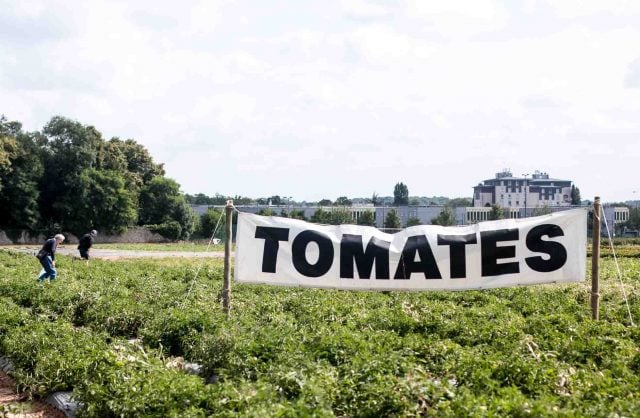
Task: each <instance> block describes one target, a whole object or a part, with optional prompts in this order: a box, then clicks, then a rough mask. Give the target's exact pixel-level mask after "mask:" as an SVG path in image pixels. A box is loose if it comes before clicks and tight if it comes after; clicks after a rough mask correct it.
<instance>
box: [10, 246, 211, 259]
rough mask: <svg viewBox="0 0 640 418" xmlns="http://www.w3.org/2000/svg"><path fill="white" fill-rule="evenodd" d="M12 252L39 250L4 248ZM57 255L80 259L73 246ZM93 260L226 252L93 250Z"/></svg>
mask: <svg viewBox="0 0 640 418" xmlns="http://www.w3.org/2000/svg"><path fill="white" fill-rule="evenodd" d="M2 248H8V249H10V250H12V251H17V252H21V253H26V254H34V253H35V252H36V251H37V250H38V248H36V247H33V246H31V247H29V246H12V247H2ZM56 254H62V255H68V256H72V257H78V250H76V249H75V247H73V248H72V246H68V247H62V248H58V250H57V251H56ZM90 256H91V258H99V259H102V260H118V259H121V258H167V257H181V258H224V251H209V252H190V251H134V250H111V249H109V250H107V249H102V248H92V249H91V252H90Z"/></svg>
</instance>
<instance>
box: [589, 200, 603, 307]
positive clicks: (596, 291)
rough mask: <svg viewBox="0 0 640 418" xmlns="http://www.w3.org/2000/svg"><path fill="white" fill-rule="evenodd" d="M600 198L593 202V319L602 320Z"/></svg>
mask: <svg viewBox="0 0 640 418" xmlns="http://www.w3.org/2000/svg"><path fill="white" fill-rule="evenodd" d="M601 213H602V210H601V205H600V196H596V198H595V200H594V202H593V236H592V244H591V317H592V318H593V319H595V320H598V319H600V312H599V310H600V222H601V219H600V216H601Z"/></svg>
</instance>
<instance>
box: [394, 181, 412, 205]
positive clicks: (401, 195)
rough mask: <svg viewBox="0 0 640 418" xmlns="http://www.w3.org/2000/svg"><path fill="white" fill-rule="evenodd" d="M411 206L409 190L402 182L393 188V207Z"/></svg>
mask: <svg viewBox="0 0 640 418" xmlns="http://www.w3.org/2000/svg"><path fill="white" fill-rule="evenodd" d="M408 204H409V188H408V187H407V185H406V184H404V183H402V182H400V183H396V185H395V186H394V187H393V205H394V206H405V205H408Z"/></svg>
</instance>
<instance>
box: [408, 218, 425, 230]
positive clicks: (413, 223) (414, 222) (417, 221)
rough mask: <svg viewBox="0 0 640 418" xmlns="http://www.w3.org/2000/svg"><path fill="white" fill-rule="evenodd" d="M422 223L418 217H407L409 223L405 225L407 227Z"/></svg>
mask: <svg viewBox="0 0 640 418" xmlns="http://www.w3.org/2000/svg"><path fill="white" fill-rule="evenodd" d="M416 225H422V222H421V221H420V219H418V218H414V217H411V218H409V219H407V224H406V225H405V226H406V227H407V228H408V227H410V226H416Z"/></svg>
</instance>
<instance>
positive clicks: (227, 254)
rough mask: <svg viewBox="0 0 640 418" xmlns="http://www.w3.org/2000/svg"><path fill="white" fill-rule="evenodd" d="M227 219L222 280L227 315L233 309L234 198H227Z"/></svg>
mask: <svg viewBox="0 0 640 418" xmlns="http://www.w3.org/2000/svg"><path fill="white" fill-rule="evenodd" d="M224 209H225V215H226V217H225V219H226V221H227V225H226V226H227V227H226V234H225V235H226V238H225V241H224V279H223V282H222V306H223V308H224V311H225V313H226V314H227V315H229V312H230V311H231V242H232V240H233V236H232V234H233V229H232V221H233V200H227V205H226V206H225V208H224Z"/></svg>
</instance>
